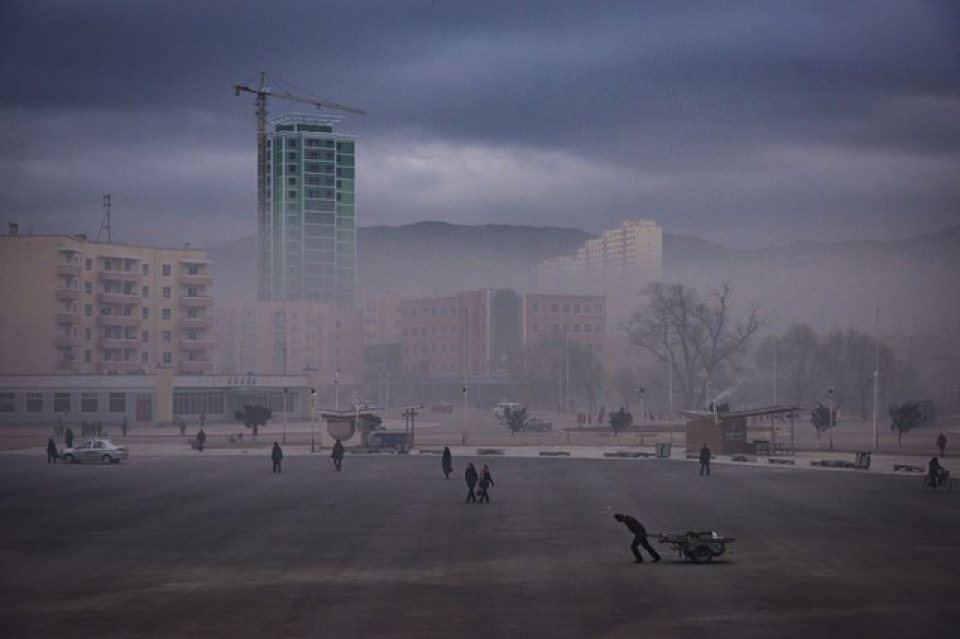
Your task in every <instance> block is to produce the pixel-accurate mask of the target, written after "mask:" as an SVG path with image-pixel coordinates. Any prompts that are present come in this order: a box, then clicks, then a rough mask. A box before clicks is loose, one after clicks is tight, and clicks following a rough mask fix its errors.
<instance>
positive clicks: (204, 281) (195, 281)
mask: <svg viewBox="0 0 960 639" xmlns="http://www.w3.org/2000/svg"><path fill="white" fill-rule="evenodd" d="M180 285H181V286H213V276H212V275H181V276H180Z"/></svg>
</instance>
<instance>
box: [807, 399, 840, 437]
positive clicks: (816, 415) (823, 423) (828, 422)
mask: <svg viewBox="0 0 960 639" xmlns="http://www.w3.org/2000/svg"><path fill="white" fill-rule="evenodd" d="M810 423H811V424H813V427H814V428H816V429H817V439H820V435H821V434H823V433H825V432H827V431H828V430H830V429H831V428H833V427H834V426H836V425H837V411H836V410H834V411H833V414H832V415H831V413H830V409H829V408H827V407H826V406H824V405H823V404H820V403H818V404H817V407H816V408H814V409H813V410H812V411H811V412H810Z"/></svg>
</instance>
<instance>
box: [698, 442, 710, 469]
mask: <svg viewBox="0 0 960 639" xmlns="http://www.w3.org/2000/svg"><path fill="white" fill-rule="evenodd" d="M711 456H712V453H711V452H710V449H709V448H707V445H706V444H704V445H703V448H701V449H700V474H701V475H703V474H707V475H709V474H710V457H711Z"/></svg>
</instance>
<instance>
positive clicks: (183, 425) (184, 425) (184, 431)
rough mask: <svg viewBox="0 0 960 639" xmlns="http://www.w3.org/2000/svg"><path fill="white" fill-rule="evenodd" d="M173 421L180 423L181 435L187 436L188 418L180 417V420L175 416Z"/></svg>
mask: <svg viewBox="0 0 960 639" xmlns="http://www.w3.org/2000/svg"><path fill="white" fill-rule="evenodd" d="M173 421H175V422H177V423H178V424H179V425H180V436H181V437H186V436H187V422H186V420H185V419H183V418H180V419H179V420H178V419H177V418H174V420H173Z"/></svg>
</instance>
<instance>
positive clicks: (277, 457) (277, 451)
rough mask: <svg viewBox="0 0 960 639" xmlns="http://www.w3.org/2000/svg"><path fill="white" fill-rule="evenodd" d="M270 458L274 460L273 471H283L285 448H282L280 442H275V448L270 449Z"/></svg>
mask: <svg viewBox="0 0 960 639" xmlns="http://www.w3.org/2000/svg"><path fill="white" fill-rule="evenodd" d="M270 459H272V460H273V472H275V473H282V472H283V466H282V463H283V449H282V448H280V444H278V443H277V442H273V450H271V451H270Z"/></svg>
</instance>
